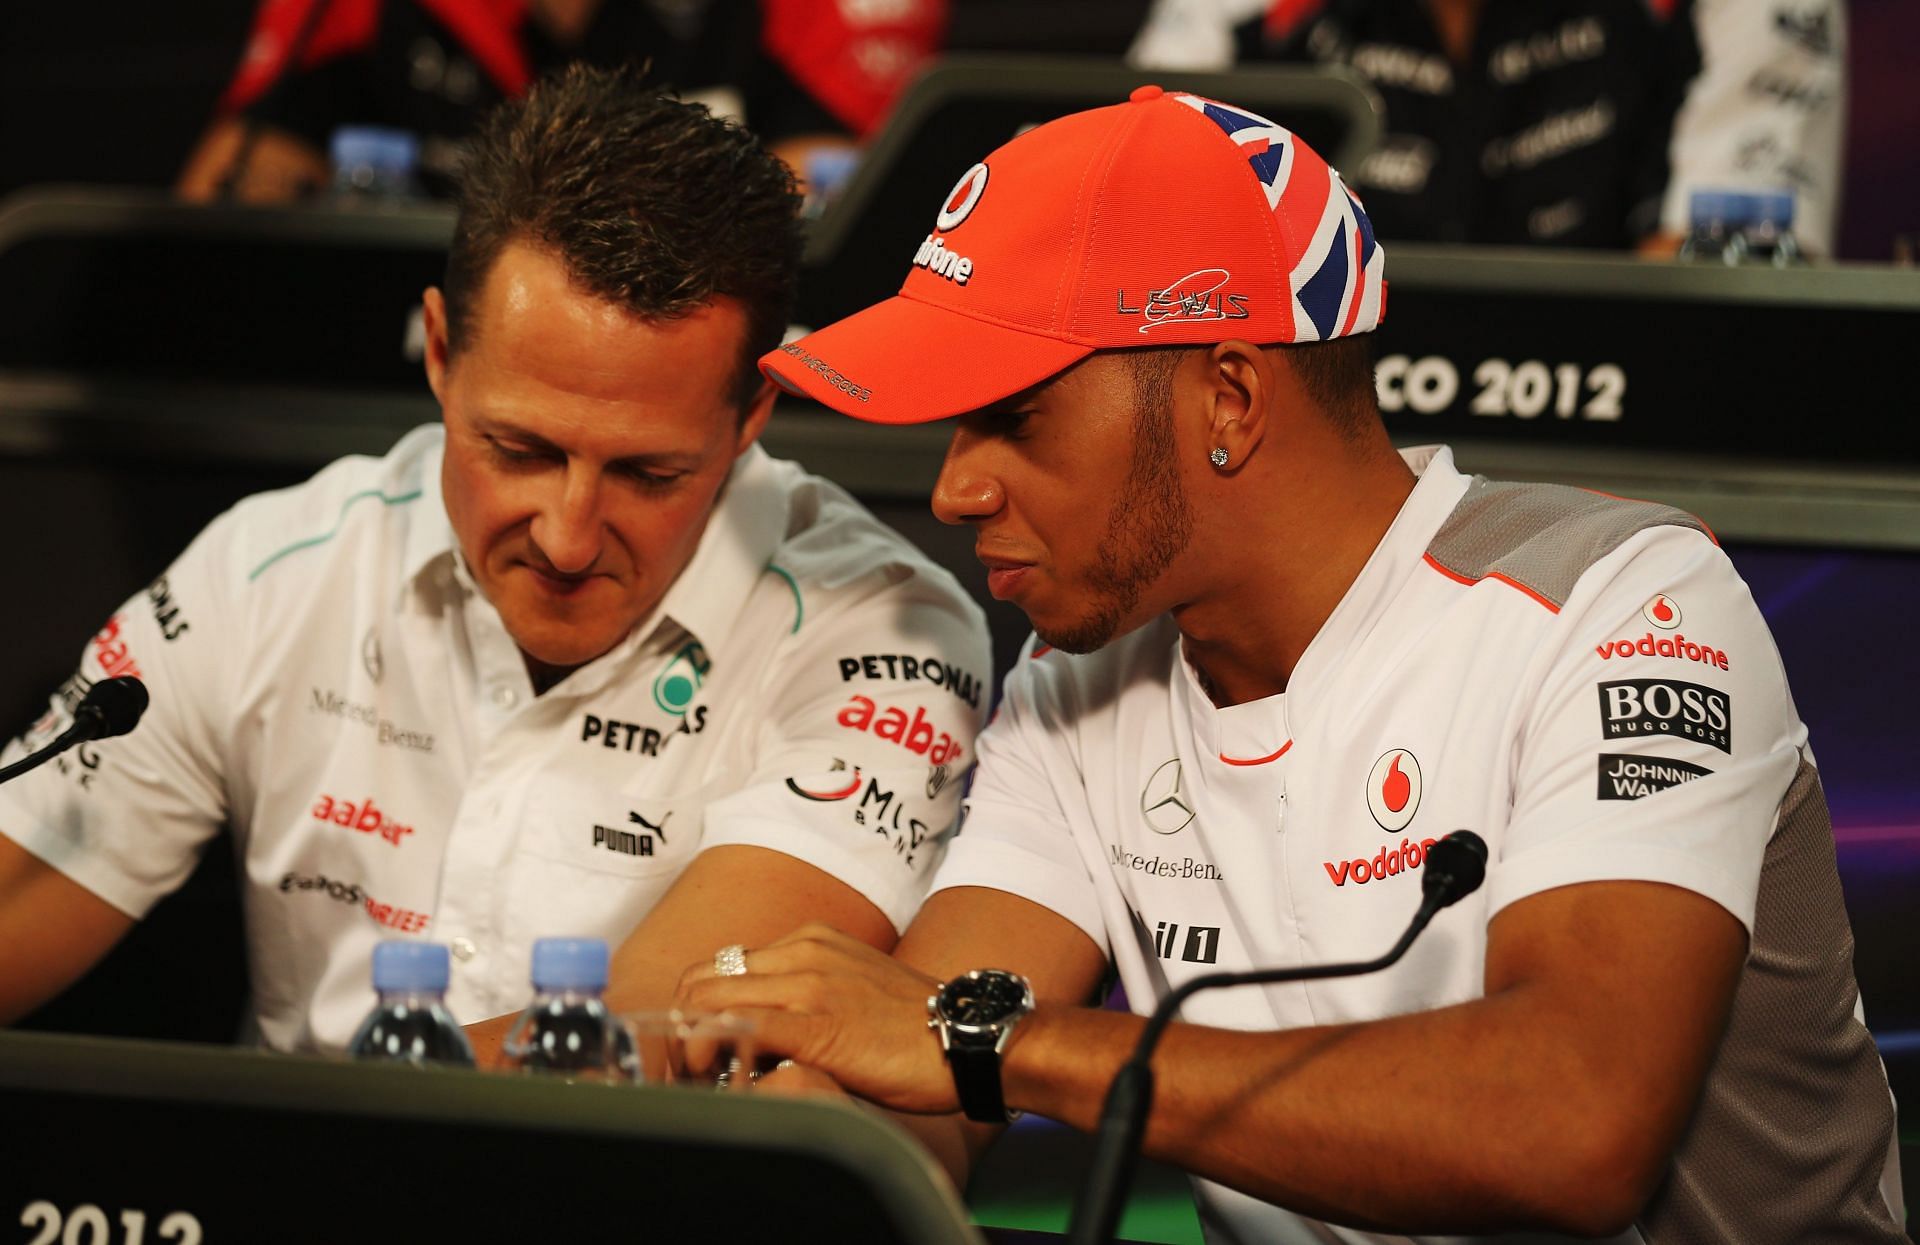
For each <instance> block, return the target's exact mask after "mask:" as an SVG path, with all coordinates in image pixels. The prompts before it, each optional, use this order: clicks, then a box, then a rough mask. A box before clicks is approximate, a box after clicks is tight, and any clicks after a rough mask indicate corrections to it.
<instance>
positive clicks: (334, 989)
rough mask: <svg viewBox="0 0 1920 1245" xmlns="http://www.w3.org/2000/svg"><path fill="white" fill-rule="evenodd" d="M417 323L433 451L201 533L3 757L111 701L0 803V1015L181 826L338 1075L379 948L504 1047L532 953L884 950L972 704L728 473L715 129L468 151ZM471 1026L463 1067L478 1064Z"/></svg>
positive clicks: (170, 861) (955, 782) (598, 113)
mask: <svg viewBox="0 0 1920 1245" xmlns="http://www.w3.org/2000/svg"><path fill="white" fill-rule="evenodd" d="M465 179H466V180H465V184H464V187H463V193H462V197H461V208H460V218H459V224H458V226H457V231H456V238H455V242H454V245H453V250H452V253H451V256H450V260H449V265H448V273H447V281H446V285H445V288H444V289H440V290H431V291H429V292H428V293H427V296H426V323H427V338H428V349H427V376H428V380H429V382H430V384H431V387H432V389H433V392H434V394H435V396H436V397H437V398H438V399H439V401H440V404H441V409H442V413H443V416H444V426H439V425H436V426H433V427H429V428H423V429H420V430H417V431H415V432H413V433H411V434H409V435H408V436H406V437H405V438H404V439H402V440H401V442H400V443H399V444H398V445H397V446H396V447H395V448H394V449H393V450H392V451H391V452H390V453H389V454H387V455H386V456H385V457H384V458H380V459H371V458H349V459H345V460H342V461H340V462H337V463H335V464H333V465H332V466H330V467H328V468H327V469H326V470H324V471H322V472H321V473H320V474H319V475H318V476H316V477H315V478H314V479H313V480H312V481H310V482H309V483H307V484H304V485H301V486H299V487H297V488H293V489H288V490H286V491H283V492H279V493H271V494H266V495H262V496H258V497H254V498H251V499H248V500H246V501H244V502H242V503H240V504H239V505H238V506H236V507H235V508H234V509H233V510H232V511H230V512H229V513H227V514H226V515H224V516H223V517H221V518H219V519H217V520H216V521H215V522H214V523H213V524H212V525H210V526H209V527H208V528H207V530H206V531H205V532H204V533H203V534H202V535H201V536H200V537H199V538H198V539H197V540H196V541H195V542H194V544H193V545H192V546H191V547H190V548H189V549H188V550H187V551H186V552H185V553H184V554H183V555H182V556H181V557H180V559H179V560H178V561H177V562H176V563H175V564H174V565H173V566H172V567H171V568H169V570H168V571H167V573H166V575H165V576H164V577H163V578H162V579H161V580H160V581H159V582H157V583H155V584H154V585H153V586H152V587H150V588H148V589H147V590H145V591H144V592H141V593H138V594H136V595H135V596H134V597H133V599H132V600H131V601H129V602H128V603H127V605H126V606H125V607H124V608H123V609H122V610H121V611H120V613H119V614H117V615H116V616H115V617H114V618H113V619H112V620H111V621H109V622H108V623H107V625H106V627H105V628H104V629H103V630H102V631H101V632H100V634H99V635H98V636H96V637H95V638H94V640H93V641H92V643H91V644H89V645H88V647H87V649H86V652H85V655H84V658H83V661H82V665H81V667H80V672H79V674H78V675H77V676H75V678H74V679H73V680H71V681H70V682H69V683H68V685H67V686H66V687H65V688H63V689H62V692H61V693H60V694H59V695H56V697H55V699H54V703H53V706H52V709H51V710H50V711H49V713H48V714H47V715H46V717H45V718H44V719H43V720H42V721H41V722H39V723H38V724H37V725H36V726H34V727H33V728H32V729H31V730H30V731H29V732H28V733H27V735H26V736H25V737H24V738H23V739H21V740H19V741H16V742H15V743H14V744H13V745H12V746H10V747H9V748H8V749H7V752H6V755H7V756H8V757H9V758H11V757H15V756H18V755H20V754H21V753H23V752H24V751H25V750H27V749H30V748H32V747H36V746H38V745H40V744H43V743H45V742H46V741H47V740H48V739H50V738H52V736H53V735H55V734H57V733H58V732H59V731H60V730H62V729H63V728H64V727H65V725H66V724H67V721H68V719H69V716H70V711H71V708H72V705H73V703H74V701H76V700H77V699H78V697H79V695H80V694H81V693H83V692H84V690H85V689H86V688H87V687H88V686H90V685H91V683H92V682H94V681H97V680H99V679H101V678H104V677H108V676H110V675H117V674H123V673H136V674H138V675H139V676H140V677H141V678H142V679H143V680H145V682H146V683H147V685H148V687H149V688H150V689H151V693H152V707H151V709H150V710H149V711H148V712H147V715H146V717H145V719H144V720H143V721H142V722H141V723H140V724H139V726H138V727H137V728H136V729H135V730H134V731H133V732H132V733H131V734H130V735H127V736H126V737H124V738H120V739H114V740H110V741H108V742H105V743H101V744H98V745H95V746H90V747H88V748H86V749H84V750H82V751H80V752H78V753H77V754H73V755H70V756H68V757H64V758H62V761H61V763H60V764H58V765H57V766H56V765H49V766H46V767H44V768H42V769H41V770H39V771H36V772H35V773H33V774H31V775H29V776H28V777H27V778H25V779H23V780H21V781H19V782H16V783H14V784H12V785H10V786H8V787H6V788H4V789H0V832H3V833H0V964H4V965H5V970H4V972H0V1018H9V1017H13V1016H18V1015H20V1014H21V1013H23V1012H25V1011H27V1010H29V1009H31V1008H32V1007H33V1006H35V1005H36V1004H37V1003H38V1002H39V1001H41V1000H43V999H45V998H47V997H48V996H50V995H51V994H53V993H55V992H56V991H58V990H59V989H60V988H61V987H62V986H63V985H64V984H66V983H67V982H69V981H71V980H72V979H73V978H74V977H76V976H77V975H79V974H80V973H81V972H83V971H84V970H85V969H86V968H87V967H88V966H89V965H90V964H92V963H93V962H94V961H95V960H96V959H97V958H98V957H99V956H101V955H102V954H103V953H105V952H106V950H107V949H108V948H109V947H111V946H112V945H113V943H114V942H115V940H116V939H118V938H119V937H120V936H121V935H122V934H123V933H124V932H125V931H126V930H127V929H128V928H129V927H130V926H131V924H132V923H133V922H134V921H135V920H137V919H139V917H140V916H141V915H142V914H143V913H145V912H146V911H147V910H148V908H150V907H151V906H152V905H153V904H154V903H155V902H156V901H157V900H158V899H159V898H160V897H162V896H163V895H165V894H166V893H167V892H168V891H169V890H171V889H172V888H173V887H175V886H177V885H178V884H179V883H180V881H181V880H182V879H183V878H184V877H185V876H186V875H187V874H188V872H189V871H190V870H191V868H192V866H193V863H194V859H195V857H196V855H197V853H198V852H199V851H200V850H201V849H202V848H203V847H204V845H205V844H206V843H207V842H208V841H209V840H210V839H212V838H213V836H214V835H215V834H216V832H217V831H218V830H219V828H220V826H221V825H222V823H223V822H225V823H228V824H230V825H231V826H232V829H233V833H234V838H235V843H236V848H237V851H238V853H239V856H240V861H241V872H242V876H243V879H244V887H245V894H244V901H245V912H246V925H247V937H248V944H249V959H250V967H251V980H252V1006H253V1013H254V1019H255V1022H256V1024H257V1027H258V1030H259V1036H260V1037H261V1038H262V1039H263V1040H264V1041H265V1042H266V1043H267V1044H269V1045H271V1046H274V1047H277V1048H281V1049H289V1050H321V1051H331V1050H338V1049H340V1048H341V1047H343V1046H344V1044H345V1043H346V1041H347V1039H348V1038H349V1037H350V1036H351V1034H352V1031H353V1027H354V1025H355V1023H356V1021H357V1020H358V1018H359V1016H360V1015H361V1014H362V1013H363V1012H364V1011H365V1009H366V1008H367V1006H368V1005H369V1003H370V1001H371V997H372V996H371V992H370V983H369V977H368V964H369V957H370V953H371V952H372V950H373V948H374V946H375V945H376V943H378V942H379V941H380V940H381V939H383V938H394V937H406V938H424V939H429V940H434V941H439V942H444V943H447V944H449V945H450V947H451V949H452V953H453V979H452V988H451V991H450V994H449V1002H450V1005H451V1007H452V1010H453V1011H454V1013H455V1014H456V1015H457V1016H459V1017H461V1018H462V1019H464V1020H467V1021H470V1022H477V1021H483V1020H487V1018H504V1017H505V1016H507V1015H508V1014H509V1013H512V1012H513V1011H515V1010H516V1009H518V1008H519V1007H521V1006H523V1005H524V1003H525V1001H526V998H527V994H528V985H527V977H528V961H529V955H530V948H531V944H532V942H533V941H534V940H535V939H536V938H539V937H541V936H544V935H586V936H595V937H602V938H606V939H608V940H610V941H612V942H613V943H614V944H615V946H616V947H617V948H618V949H617V951H616V954H615V959H614V970H613V983H612V986H611V989H610V991H609V999H610V1001H611V1002H612V1003H614V1004H615V1005H617V1006H652V1005H658V1004H660V1003H663V1002H664V1001H665V1000H666V999H667V997H669V995H670V993H671V990H672V988H673V985H674V983H675V982H676V981H677V980H678V977H679V974H680V972H681V970H682V969H683V968H684V967H685V966H686V965H687V963H689V962H690V961H693V960H696V959H702V958H711V957H712V956H713V954H714V951H715V949H716V948H718V947H720V946H722V945H723V944H727V943H731V942H734V941H736V940H738V939H743V938H745V939H750V940H762V941H764V940H766V939H769V938H773V937H776V936H778V935H780V934H782V933H785V932H787V931H789V930H791V929H793V928H794V927H795V926H797V925H798V924H800V923H801V922H802V921H805V920H817V921H824V922H826V923H828V924H830V925H832V926H833V927H834V928H836V929H839V930H842V931H844V932H845V933H846V934H847V935H848V936H849V937H852V938H855V939H858V940H860V941H861V942H863V943H866V944H870V945H872V946H876V947H882V948H885V947H890V946H891V945H892V944H893V941H894V940H895V938H896V937H897V931H898V930H899V929H900V928H902V927H904V926H905V924H906V922H907V920H908V919H909V918H910V917H911V915H912V914H913V912H914V910H915V908H916V907H917V905H918V903H919V901H920V898H921V895H922V893H923V892H924V889H925V886H926V882H927V878H928V876H929V874H930V871H931V869H932V867H933V866H934V864H935V863H936V862H937V861H938V859H939V857H940V855H941V852H942V850H943V848H944V842H945V838H946V836H947V834H948V833H949V831H950V827H951V824H952V822H953V820H954V817H955V814H956V813H957V810H958V799H959V789H960V780H961V778H962V775H963V773H964V771H965V770H966V769H967V768H968V767H969V766H970V765H971V763H972V761H973V746H974V735H975V734H976V732H977V730H978V727H979V725H980V723H981V722H982V720H983V719H984V717H985V713H986V709H987V702H988V698H989V696H990V689H989V688H988V687H986V686H985V683H986V680H987V679H988V678H989V677H990V674H989V671H988V669H987V662H988V649H987V637H986V631H985V626H984V621H983V618H982V616H981V614H980V611H979V609H978V607H977V606H976V605H975V604H974V603H973V602H971V601H970V600H969V599H968V598H967V597H966V595H965V593H964V592H963V591H962V590H961V589H960V587H959V586H958V584H957V583H955V581H954V580H953V579H952V578H951V577H950V576H949V575H947V574H946V573H945V572H944V571H942V570H940V569H938V568H936V567H935V566H933V565H932V564H931V563H930V562H928V561H927V560H926V559H925V558H923V557H922V556H921V555H919V554H918V553H917V552H916V551H915V550H914V549H912V548H911V547H910V546H909V545H908V544H907V543H906V542H905V541H904V540H902V539H901V538H900V537H899V536H897V535H896V534H895V533H893V532H891V531H890V530H888V529H886V528H885V527H883V526H881V525H880V524H879V523H878V522H877V521H875V520H874V519H873V517H872V516H871V515H869V514H868V513H867V512H866V511H865V510H863V509H862V508H861V507H860V506H859V505H857V504H856V503H855V502H854V501H853V500H852V499H851V498H849V497H848V496H847V495H846V494H845V493H843V492H842V491H840V490H839V489H838V488H836V487H834V486H833V485H831V484H829V483H827V482H825V481H823V480H820V479H817V478H814V477H812V476H809V475H807V474H805V473H804V472H802V471H801V470H800V469H799V468H798V467H796V466H794V465H793V464H791V463H784V462H779V461H776V460H774V459H772V458H769V457H768V456H767V455H766V454H765V453H764V452H763V451H761V450H760V449H759V448H757V447H756V446H755V444H754V442H755V438H756V437H757V436H758V435H759V433H760V430H761V429H762V427H764V425H765V423H766V420H767V417H768V413H769V411H770V409H771V407H772V404H773V390H772V388H771V386H769V385H767V384H766V383H765V381H764V380H763V379H762V377H761V375H760V373H759V371H758V368H757V366H756V361H757V359H758V358H759V356H760V354H761V353H762V352H764V351H765V350H767V349H769V348H770V347H772V346H773V345H776V344H777V343H778V342H779V340H780V337H781V335H782V332H783V331H784V329H785V326H786V323H787V317H788V309H789V307H790V305H791V300H792V294H793V287H794V282H795V276H796V272H797V261H798V252H799V234H798V226H797V224H796V223H795V206H796V197H795V195H794V193H793V185H792V180H791V177H790V176H789V175H788V174H787V173H786V171H785V170H784V168H783V167H782V166H780V165H779V164H778V163H777V162H776V161H774V160H773V159H772V158H771V157H770V156H768V155H767V154H766V153H765V152H764V151H763V150H762V149H761V147H760V146H759V144H758V143H757V141H756V140H754V139H753V138H752V137H751V136H749V135H748V134H746V133H745V132H744V131H742V130H740V129H738V128H737V127H734V126H732V125H729V124H726V123H723V122H721V121H718V120H716V119H714V118H712V117H711V116H709V115H708V114H707V112H706V110H705V109H703V108H698V107H695V106H691V105H686V104H682V103H680V102H678V101H675V100H673V99H671V98H667V97H663V96H661V95H659V94H658V93H657V92H655V91H653V90H651V89H649V88H647V87H645V86H643V85H641V84H640V83H639V82H638V81H637V80H636V79H635V78H633V77H631V76H628V75H617V74H608V73H601V72H597V71H588V70H583V69H576V70H574V71H571V72H570V73H568V74H567V75H565V76H563V77H561V78H558V79H555V80H552V81H549V82H547V83H545V84H542V85H541V86H539V87H537V88H536V89H535V90H534V91H533V92H532V94H531V95H530V96H529V97H528V98H527V99H526V100H525V101H523V102H521V103H520V104H517V105H510V106H507V107H506V108H505V109H504V110H503V111H502V112H500V113H499V114H497V115H496V116H495V117H494V118H493V119H492V121H491V122H490V123H489V125H488V126H487V127H486V129H485V130H484V132H483V133H482V134H481V135H480V136H479V137H478V138H477V139H476V140H475V142H474V145H473V151H472V155H471V158H470V160H469V162H468V164H467V166H466V173H465ZM504 1028H505V1022H504V1019H502V1020H495V1021H493V1022H492V1023H486V1024H480V1025H479V1026H478V1027H477V1037H478V1038H479V1039H480V1041H479V1042H478V1043H477V1045H479V1046H480V1047H481V1048H482V1050H483V1052H484V1050H485V1048H486V1047H487V1046H488V1045H489V1043H490V1042H497V1039H498V1038H499V1036H500V1035H501V1033H502V1032H503V1031H504Z"/></svg>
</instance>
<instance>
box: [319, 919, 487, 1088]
mask: <svg viewBox="0 0 1920 1245" xmlns="http://www.w3.org/2000/svg"><path fill="white" fill-rule="evenodd" d="M448 967H449V961H448V959H447V949H446V948H445V947H444V946H441V945H440V944H439V943H437V942H383V943H381V944H380V945H379V946H377V947H375V948H374V949H373V988H374V989H375V990H377V991H379V993H380V1001H379V1002H378V1003H376V1004H374V1008H373V1010H372V1011H371V1012H369V1013H367V1018H366V1019H365V1020H363V1021H361V1022H360V1030H359V1032H357V1033H355V1034H354V1035H353V1041H352V1042H351V1043H350V1044H349V1045H348V1047H347V1050H348V1052H349V1053H350V1054H351V1055H352V1056H353V1057H354V1058H355V1059H358V1060H364V1061H366V1062H369V1063H410V1064H413V1065H414V1066H415V1067H423V1066H425V1065H427V1064H432V1063H439V1064H452V1065H455V1066H457V1067H463V1068H470V1067H472V1066H473V1047H472V1046H470V1045H469V1044H468V1043H467V1035H466V1034H465V1033H464V1032H462V1031H461V1029H460V1025H459V1023H458V1022H457V1021H455V1020H454V1018H453V1015H452V1014H451V1013H450V1012H448V1011H447V1005H446V1002H445V996H446V993H447V972H448Z"/></svg>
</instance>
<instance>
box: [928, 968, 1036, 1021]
mask: <svg viewBox="0 0 1920 1245" xmlns="http://www.w3.org/2000/svg"><path fill="white" fill-rule="evenodd" d="M1026 1003H1027V983H1026V981H1025V980H1023V979H1022V978H1019V977H1016V976H1014V975H1013V974H1012V973H1005V972H1001V971H999V970H998V969H985V970H982V971H980V972H973V973H966V974H963V975H962V976H959V977H955V978H954V979H953V980H952V981H950V982H948V983H947V984H946V988H945V989H943V990H942V991H941V992H940V1011H941V1012H942V1014H944V1015H945V1016H946V1018H947V1019H948V1020H949V1021H950V1022H952V1023H954V1024H960V1025H993V1024H998V1023H1000V1022H1001V1021H1003V1020H1005V1019H1006V1018H1007V1017H1009V1016H1012V1015H1014V1014H1016V1013H1018V1012H1020V1011H1021V1010H1022V1009H1023V1008H1024V1007H1025V1006H1026Z"/></svg>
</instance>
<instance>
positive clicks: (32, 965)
mask: <svg viewBox="0 0 1920 1245" xmlns="http://www.w3.org/2000/svg"><path fill="white" fill-rule="evenodd" d="M132 928H133V918H132V917H130V916H128V915H127V914H126V913H124V912H122V911H120V909H118V908H116V907H114V906H113V905H112V904H110V903H108V902H107V901H106V900H104V899H102V898H100V897H99V896H98V895H96V894H94V893H93V892H92V891H90V890H88V889H87V888H86V887H84V886H82V885H80V884H79V883H78V882H75V881H74V880H73V879H71V878H69V877H67V876H66V875H65V874H64V873H61V872H60V871H59V870H58V869H55V868H54V867H53V866H52V865H49V864H48V863H47V862H46V861H44V860H41V859H40V858H39V857H38V856H35V855H34V854H33V853H32V852H29V851H27V850H26V849H25V848H23V847H21V846H20V845H19V844H18V843H15V842H14V841H13V840H12V839H10V838H8V837H7V836H6V835H4V834H0V965H4V966H5V967H4V969H0V1024H12V1023H13V1022H14V1021H16V1020H18V1019H20V1017H22V1016H24V1015H26V1014H27V1013H29V1012H31V1011H33V1010H34V1009H35V1008H37V1007H39V1006H40V1005H41V1004H42V1003H45V1002H46V1001H47V1000H49V999H51V998H53V997H54V996H55V995H57V994H59V993H60V992H61V991H62V990H64V989H66V988H67V987H68V986H70V985H72V984H73V983H74V982H75V981H76V980H78V979H79V977H80V975H81V974H83V973H85V972H86V971H87V970H88V969H89V968H92V967H93V966H94V964H95V963H97V962H98V961H99V960H100V958H101V957H102V956H104V955H106V953H107V952H108V951H110V950H112V949H113V945H114V944H115V943H117V942H119V941H120V939H121V938H122V937H124V936H125V935H126V932H127V931H128V930H130V929H132Z"/></svg>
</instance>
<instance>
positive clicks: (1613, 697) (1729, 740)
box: [1599, 679, 1733, 756]
mask: <svg viewBox="0 0 1920 1245" xmlns="http://www.w3.org/2000/svg"><path fill="white" fill-rule="evenodd" d="M1599 692H1600V726H1601V731H1602V734H1603V735H1604V737H1605V738H1607V739H1631V738H1635V737H1637V736H1644V735H1667V736H1672V737H1674V738H1678V739H1691V740H1693V741H1694V742H1696V743H1703V744H1706V745H1707V746H1708V747H1712V748H1718V749H1720V751H1722V752H1724V753H1726V754H1727V755H1729V756H1731V755H1733V706H1732V701H1731V698H1730V697H1729V696H1728V695H1727V693H1725V692H1723V691H1720V690H1718V689H1716V688H1711V687H1702V686H1701V685H1700V684H1698V683H1682V682H1680V681H1679V680H1678V679H1622V680H1620V681H1618V682H1613V683H1602V684H1600V685H1599Z"/></svg>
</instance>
